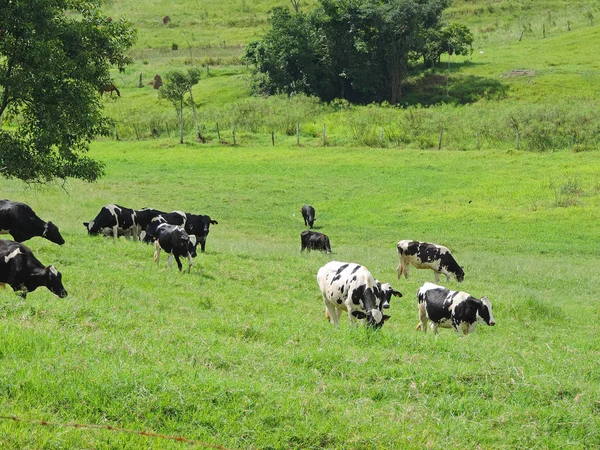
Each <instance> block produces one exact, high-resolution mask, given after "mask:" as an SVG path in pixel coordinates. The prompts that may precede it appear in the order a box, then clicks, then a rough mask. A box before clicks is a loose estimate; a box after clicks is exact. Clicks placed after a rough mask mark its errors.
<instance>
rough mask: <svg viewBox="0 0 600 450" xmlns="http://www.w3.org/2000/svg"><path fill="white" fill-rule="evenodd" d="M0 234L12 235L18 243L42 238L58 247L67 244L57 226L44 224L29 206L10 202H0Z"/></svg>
mask: <svg viewBox="0 0 600 450" xmlns="http://www.w3.org/2000/svg"><path fill="white" fill-rule="evenodd" d="M0 234H10V235H11V236H12V237H13V239H14V240H15V241H17V242H23V241H26V240H28V239H31V238H32V237H34V236H41V237H43V238H45V239H48V240H49V241H50V242H54V243H55V244H58V245H63V244H64V243H65V240H64V239H63V237H62V236H61V235H60V232H59V231H58V227H57V226H56V225H54V224H53V223H52V222H44V221H43V220H42V219H40V218H39V217H38V216H37V215H36V214H35V213H34V212H33V210H32V209H31V207H30V206H29V205H26V204H25V203H20V202H13V201H10V200H0Z"/></svg>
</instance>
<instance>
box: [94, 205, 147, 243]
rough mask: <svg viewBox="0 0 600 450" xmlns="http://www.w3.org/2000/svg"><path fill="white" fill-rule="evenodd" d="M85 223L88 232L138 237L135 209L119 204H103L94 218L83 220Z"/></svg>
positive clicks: (114, 236)
mask: <svg viewBox="0 0 600 450" xmlns="http://www.w3.org/2000/svg"><path fill="white" fill-rule="evenodd" d="M83 225H84V226H85V227H86V229H87V230H88V234H98V233H103V234H105V235H107V236H110V235H111V234H112V236H113V238H115V239H116V238H117V237H119V236H120V235H125V236H128V235H133V237H134V238H135V239H137V238H138V232H137V225H136V213H135V211H134V210H133V209H130V208H125V207H123V206H119V205H114V204H109V205H105V206H103V207H102V209H100V212H99V213H98V215H97V216H96V218H95V219H94V220H92V221H90V222H83Z"/></svg>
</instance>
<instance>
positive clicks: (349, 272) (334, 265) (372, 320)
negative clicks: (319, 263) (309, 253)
mask: <svg viewBox="0 0 600 450" xmlns="http://www.w3.org/2000/svg"><path fill="white" fill-rule="evenodd" d="M317 283H318V284H319V289H320V290H321V294H322V296H323V302H324V303H325V314H326V316H327V317H328V319H329V320H330V322H331V323H332V324H334V325H339V319H340V315H341V314H342V311H346V312H347V313H348V318H349V319H350V321H351V322H353V321H354V320H355V319H366V323H367V325H368V326H371V327H373V328H380V327H381V326H383V323H384V322H385V321H386V320H387V319H389V316H387V315H384V314H383V313H382V309H383V308H384V303H387V306H388V307H389V298H388V299H387V302H386V300H385V298H386V295H387V293H389V292H392V294H393V295H398V296H402V294H400V293H399V292H397V291H393V290H391V291H389V292H386V294H384V292H383V291H382V290H381V286H382V285H381V283H379V282H378V281H377V280H376V279H375V278H373V275H372V274H371V272H369V270H368V269H367V268H366V267H364V266H361V265H360V264H355V263H345V262H339V261H331V262H329V263H327V264H325V265H324V266H323V267H321V268H320V269H319V271H318V272H317ZM387 286H389V285H387ZM387 286H386V287H387ZM389 288H391V286H389ZM392 294H390V297H391V295H392Z"/></svg>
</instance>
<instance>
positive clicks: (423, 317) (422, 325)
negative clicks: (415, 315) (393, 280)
mask: <svg viewBox="0 0 600 450" xmlns="http://www.w3.org/2000/svg"><path fill="white" fill-rule="evenodd" d="M417 330H421V331H423V333H426V332H427V310H426V309H425V307H424V305H421V304H419V325H417Z"/></svg>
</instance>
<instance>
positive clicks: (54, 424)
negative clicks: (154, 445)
mask: <svg viewBox="0 0 600 450" xmlns="http://www.w3.org/2000/svg"><path fill="white" fill-rule="evenodd" d="M0 420H12V421H14V422H20V423H26V424H33V425H41V426H46V427H61V428H81V429H93V430H106V431H111V432H114V433H127V434H137V435H139V436H148V437H153V438H158V439H165V440H170V441H177V442H183V443H185V444H193V445H198V446H201V447H205V448H216V449H219V450H227V448H225V447H223V446H222V445H218V444H209V443H206V442H202V441H198V440H195V439H189V438H186V437H182V436H170V435H167V434H162V433H155V432H153V431H144V430H130V429H128V428H121V427H115V426H112V425H94V424H83V423H74V422H69V423H58V422H48V421H46V420H36V419H23V418H21V417H18V416H4V415H2V416H0Z"/></svg>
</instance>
